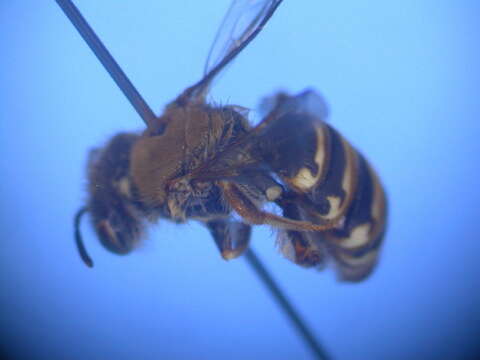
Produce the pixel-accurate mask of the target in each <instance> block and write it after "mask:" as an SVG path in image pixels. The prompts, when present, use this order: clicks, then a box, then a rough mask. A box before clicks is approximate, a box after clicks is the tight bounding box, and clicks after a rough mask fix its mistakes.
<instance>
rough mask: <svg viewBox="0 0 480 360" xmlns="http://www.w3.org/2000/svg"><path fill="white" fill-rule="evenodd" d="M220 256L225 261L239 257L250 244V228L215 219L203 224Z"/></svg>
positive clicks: (230, 221)
mask: <svg viewBox="0 0 480 360" xmlns="http://www.w3.org/2000/svg"><path fill="white" fill-rule="evenodd" d="M205 225H206V226H207V228H208V230H210V234H212V236H213V239H214V240H215V244H217V247H218V249H219V250H220V254H221V255H222V257H223V258H224V259H225V260H231V259H235V258H237V257H239V256H240V255H242V253H243V252H244V251H245V250H246V249H247V247H248V244H249V243H250V233H251V226H250V225H247V224H245V223H243V222H239V221H234V220H231V219H216V220H211V221H208V222H206V223H205Z"/></svg>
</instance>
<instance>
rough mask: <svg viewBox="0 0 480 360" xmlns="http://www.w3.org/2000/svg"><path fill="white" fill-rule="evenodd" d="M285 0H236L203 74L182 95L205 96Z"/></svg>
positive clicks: (213, 46) (224, 20)
mask: <svg viewBox="0 0 480 360" xmlns="http://www.w3.org/2000/svg"><path fill="white" fill-rule="evenodd" d="M281 2H282V0H233V1H232V4H231V6H230V8H229V9H228V11H227V14H226V15H225V18H224V19H223V22H222V24H221V25H220V28H219V29H218V32H217V35H216V36H215V39H214V41H213V44H212V47H211V49H210V52H209V54H208V57H207V61H206V64H205V69H204V77H203V79H202V80H200V81H199V82H198V83H196V84H195V85H193V86H191V87H190V88H188V89H187V90H185V92H184V93H183V94H182V96H181V98H180V99H181V100H184V101H189V100H191V99H192V98H199V99H200V100H202V99H203V97H204V96H205V94H206V92H207V90H208V87H209V85H210V83H211V82H212V80H213V79H214V78H215V76H216V75H217V74H218V73H219V72H220V71H221V70H222V69H223V68H225V66H226V65H228V64H229V63H230V62H231V61H232V60H233V59H234V58H235V57H236V56H237V55H238V54H239V53H240V52H241V51H242V50H243V49H244V48H245V47H246V46H247V45H248V44H249V43H250V42H251V41H252V40H253V39H254V38H255V37H256V36H257V35H258V34H259V33H260V31H261V30H262V28H263V27H264V26H265V24H266V23H267V22H268V20H269V19H270V18H271V17H272V15H273V13H274V12H275V10H276V9H277V7H278V6H279V5H280V4H281Z"/></svg>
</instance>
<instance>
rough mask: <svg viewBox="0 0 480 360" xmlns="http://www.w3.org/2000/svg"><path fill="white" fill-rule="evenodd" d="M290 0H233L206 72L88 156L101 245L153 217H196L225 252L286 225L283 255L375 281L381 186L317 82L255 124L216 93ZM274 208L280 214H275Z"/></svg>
mask: <svg viewBox="0 0 480 360" xmlns="http://www.w3.org/2000/svg"><path fill="white" fill-rule="evenodd" d="M281 2H282V0H256V1H252V0H234V1H233V2H232V5H231V7H230V9H229V10H228V12H227V14H226V16H225V18H224V21H223V23H222V24H221V26H220V28H219V30H218V33H217V36H216V38H215V41H214V42H213V45H212V48H211V50H210V53H209V56H208V58H207V61H206V66H205V72H204V76H203V78H202V79H201V80H200V81H198V82H197V83H195V84H194V85H193V86H191V87H189V88H187V89H186V90H184V91H183V92H182V93H181V94H180V95H179V96H178V97H177V98H176V99H175V100H174V101H172V102H171V103H169V104H168V105H167V106H166V108H165V110H164V113H163V114H162V115H161V116H158V117H155V118H153V119H152V120H151V121H149V122H148V124H147V127H146V129H145V130H144V131H143V132H142V133H139V134H137V133H120V134H117V135H115V136H114V137H113V138H112V139H111V140H110V141H109V142H108V143H107V144H106V145H105V146H104V147H103V148H100V149H95V150H93V151H91V153H90V156H89V160H88V184H89V185H88V194H89V197H88V202H87V204H86V205H85V206H84V207H82V208H81V209H80V210H79V211H78V212H77V214H76V216H75V239H76V243H77V247H78V250H79V253H80V256H81V258H82V259H83V261H84V262H85V263H86V264H87V265H88V266H93V262H92V260H91V258H90V257H89V256H88V254H87V252H86V250H85V247H84V245H83V241H82V238H81V235H80V230H79V228H80V220H81V217H82V216H83V215H84V214H85V213H86V212H88V213H90V216H91V220H92V224H93V227H94V229H95V231H96V234H97V236H98V238H99V240H100V242H101V244H102V245H103V246H104V247H105V248H106V249H107V250H109V251H111V252H114V253H116V254H127V253H130V252H131V251H132V250H134V249H135V248H136V247H137V245H138V244H139V242H140V241H141V239H142V235H143V232H144V229H145V226H146V224H147V223H148V222H156V221H157V220H158V219H167V220H170V221H173V222H176V223H184V222H186V221H189V220H196V221H199V222H200V223H202V224H203V225H205V227H206V228H207V229H208V230H209V231H210V233H211V235H212V237H213V239H214V241H215V243H216V245H217V247H218V249H219V251H220V254H221V256H222V257H223V258H224V259H227V260H228V259H233V258H236V257H238V256H240V255H241V254H242V253H243V252H244V251H245V250H246V248H247V247H248V245H249V241H250V235H251V227H252V225H262V224H267V225H270V226H272V227H274V228H276V229H278V245H279V249H280V250H281V252H282V253H283V254H284V255H285V256H286V257H287V258H288V259H290V260H292V261H293V262H294V263H296V264H298V265H301V266H304V267H317V268H323V267H324V266H325V265H326V264H327V262H330V263H332V264H333V265H334V266H335V268H336V269H337V272H338V274H339V277H340V279H342V280H346V281H360V280H362V279H364V278H366V277H367V276H368V275H369V273H370V272H371V271H372V269H373V268H374V267H375V264H376V262H377V259H378V252H379V248H380V245H381V243H382V238H383V235H384V231H385V224H386V198H385V193H384V191H383V187H382V185H381V183H380V180H379V179H378V176H377V175H376V173H375V171H374V170H373V168H372V167H371V166H370V165H369V163H368V162H367V161H366V159H365V158H364V157H363V156H362V155H361V154H360V153H359V152H358V151H357V150H356V149H355V148H354V147H353V146H352V145H350V143H349V142H348V141H347V140H345V139H344V138H343V137H342V136H341V135H340V134H339V133H338V131H337V130H335V129H334V128H333V127H332V126H331V125H330V124H328V123H327V122H326V119H327V116H328V111H327V106H326V104H325V101H324V100H323V98H322V97H321V96H320V95H319V94H318V93H316V92H315V91H313V90H307V91H304V92H302V93H300V94H298V95H289V94H287V93H284V92H279V93H277V94H275V95H273V96H271V97H269V98H268V99H267V100H265V101H264V103H263V104H264V105H263V112H264V114H263V117H262V119H261V120H260V122H259V123H258V124H257V125H252V124H251V123H250V122H249V121H248V112H247V111H246V109H244V108H242V107H240V106H236V105H216V104H211V103H208V102H207V101H206V97H207V94H208V90H209V88H210V87H211V84H212V82H213V80H214V79H215V78H216V77H217V76H218V74H219V73H220V72H221V71H222V70H223V69H224V68H225V67H226V66H227V65H229V64H230V63H231V62H232V61H233V59H235V57H236V56H237V55H238V54H239V53H240V52H241V51H242V50H243V49H244V48H245V47H246V46H247V45H248V44H249V43H250V42H251V41H252V40H253V39H254V38H255V37H256V36H257V35H258V34H259V32H260V31H261V30H262V29H263V28H264V26H265V25H266V23H267V22H268V21H269V19H270V18H271V17H272V15H273V14H274V12H275V11H276V9H277V8H278V7H279V5H280V4H281ZM268 203H271V204H274V207H275V206H276V208H277V209H278V214H276V213H274V212H272V211H267V210H265V206H266V205H267V204H268Z"/></svg>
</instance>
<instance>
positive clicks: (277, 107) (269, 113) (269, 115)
mask: <svg viewBox="0 0 480 360" xmlns="http://www.w3.org/2000/svg"><path fill="white" fill-rule="evenodd" d="M257 113H258V115H259V116H260V118H262V119H263V120H262V121H261V122H260V123H259V124H258V125H257V128H258V129H257V130H256V131H260V130H261V129H264V128H265V127H266V126H267V125H268V124H269V123H271V122H274V121H275V120H276V119H277V118H278V117H280V116H282V115H285V114H287V113H290V114H296V113H303V114H311V115H314V117H315V118H318V119H320V120H323V121H325V120H327V119H328V117H329V113H330V110H329V106H328V104H327V102H326V100H325V98H324V97H323V96H322V95H321V94H320V93H318V92H317V91H315V90H312V89H306V90H304V91H303V92H301V93H300V94H298V95H295V96H291V95H289V94H287V93H286V92H284V91H280V92H277V93H276V94H273V95H271V96H267V97H265V98H263V99H262V100H261V101H260V103H259V105H258V107H257Z"/></svg>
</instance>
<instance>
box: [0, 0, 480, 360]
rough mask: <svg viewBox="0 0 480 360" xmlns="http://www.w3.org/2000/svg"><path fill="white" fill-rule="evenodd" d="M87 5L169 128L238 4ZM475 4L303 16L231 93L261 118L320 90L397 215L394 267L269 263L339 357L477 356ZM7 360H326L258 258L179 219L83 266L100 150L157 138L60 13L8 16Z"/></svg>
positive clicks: (261, 247)
mask: <svg viewBox="0 0 480 360" xmlns="http://www.w3.org/2000/svg"><path fill="white" fill-rule="evenodd" d="M77 5H78V6H79V8H80V10H81V11H82V12H83V14H84V16H85V17H86V18H87V20H88V21H89V22H90V23H91V25H92V26H93V27H94V29H95V30H96V31H97V33H98V34H99V36H100V37H101V38H102V40H103V41H104V42H105V44H106V45H107V47H108V48H109V49H110V50H111V52H112V54H113V55H114V56H115V58H116V59H117V61H118V62H119V63H120V65H121V66H122V67H123V68H124V70H125V72H126V73H127V74H128V76H129V77H130V78H131V80H132V81H133V83H134V84H135V85H136V86H137V88H138V89H139V91H140V92H141V93H142V94H143V95H144V96H145V98H146V100H147V102H148V103H149V104H150V105H151V106H152V107H153V108H154V110H155V111H156V112H157V113H160V112H161V111H162V108H163V106H164V105H165V104H166V103H167V102H169V101H170V100H172V99H173V98H174V97H175V96H176V95H177V94H178V93H179V92H180V91H182V90H183V89H184V88H185V87H186V86H188V85H190V84H192V83H193V82H194V81H196V80H198V79H199V77H200V75H201V72H202V69H203V63H204V60H205V58H206V55H207V52H208V49H209V46H210V42H211V40H212V39H213V36H214V34H215V31H216V29H217V26H218V24H219V23H220V21H221V19H222V16H223V14H224V13H225V11H226V9H227V7H228V2H227V1H209V2H208V5H206V2H205V1H195V0H190V1H187V0H175V1H97V0H78V1H77ZM479 7H480V6H479V5H478V2H476V1H466V0H465V1H438V0H437V1H433V0H432V1H427V0H425V1H417V0H406V1H391V2H385V1H379V0H378V1H375V0H374V1H368V2H351V1H336V2H335V1H293V0H286V1H285V3H284V4H282V5H281V7H280V8H279V10H278V12H277V14H276V15H275V16H274V18H273V19H272V21H271V22H270V23H269V24H268V25H267V27H266V28H265V30H264V32H263V33H262V34H261V35H260V36H259V38H258V39H256V40H255V42H254V43H253V44H252V45H251V46H249V47H248V48H247V49H246V50H245V51H244V53H242V54H241V56H240V57H239V58H238V59H237V60H236V62H235V64H234V65H233V66H231V67H230V68H229V69H228V72H227V73H225V74H223V76H222V77H221V79H220V80H219V81H217V83H216V86H215V88H214V89H213V91H212V99H214V100H216V101H221V102H223V103H227V102H228V103H233V104H239V105H242V106H245V107H249V108H255V107H256V106H257V104H258V101H259V99H261V98H262V97H263V96H265V95H268V94H271V93H272V92H273V91H275V90H278V89H281V88H283V89H287V90H290V91H292V92H298V91H300V90H302V89H304V88H305V87H314V88H316V89H318V90H320V91H321V92H322V93H323V94H325V96H326V98H327V101H328V103H329V104H330V107H331V117H330V121H331V122H332V123H333V124H334V126H335V127H337V128H338V129H339V130H340V131H341V132H342V133H343V134H344V135H345V136H346V137H347V138H348V139H350V140H351V142H352V143H353V144H354V145H356V146H357V147H358V148H360V149H361V150H362V152H363V153H365V154H367V157H368V158H369V159H370V160H371V162H372V163H373V164H374V165H375V167H376V168H377V169H378V172H379V173H380V175H381V177H382V179H383V182H384V184H385V187H386V189H387V191H388V194H389V200H390V206H391V208H390V210H391V217H390V222H389V229H388V234H387V237H386V241H385V246H384V248H383V252H382V257H381V262H380V264H379V266H378V269H377V271H376V272H375V273H374V274H373V276H372V277H371V278H370V279H369V280H368V281H366V282H364V283H360V284H356V285H350V284H342V283H338V282H336V280H335V277H334V275H333V273H332V271H330V270H327V271H325V272H321V273H320V272H317V271H314V270H312V271H309V270H305V269H302V268H299V267H296V266H294V265H293V264H291V263H290V262H289V261H287V260H285V259H284V258H282V257H281V256H280V255H279V254H278V252H277V250H276V249H275V247H274V243H275V233H274V232H273V231H272V230H271V229H270V228H268V227H258V228H256V229H255V230H254V233H253V247H254V249H255V250H256V251H257V252H258V253H259V254H260V256H261V258H262V259H263V260H264V261H265V262H266V263H267V264H268V267H269V269H270V270H271V271H272V272H273V273H274V275H275V277H276V278H277V279H278V280H279V282H280V283H281V285H282V287H283V288H284V289H285V291H286V292H287V293H288V295H289V296H290V298H291V299H292V301H293V302H294V303H295V304H296V305H297V306H298V307H299V309H301V312H302V314H303V315H304V316H305V317H306V318H307V319H308V322H309V324H310V326H311V327H312V328H313V329H314V330H315V332H316V333H317V334H318V335H319V337H320V339H321V340H322V342H323V343H324V344H325V347H326V348H327V349H328V351H329V352H330V353H331V354H332V355H333V356H334V357H335V359H406V358H409V359H434V358H435V359H467V358H470V357H473V356H474V354H476V352H477V350H478V349H477V348H475V344H474V341H475V340H477V339H478V338H479V336H478V335H479V329H480V326H479V325H480V292H479V291H478V289H479V286H480V277H479V270H478V264H479V261H478V256H479V254H480V239H479V228H478V221H479V220H478V215H479V209H478V204H479V201H480V191H479V179H478V177H477V176H478V168H479V160H478V155H477V154H478V151H479V149H480V145H479V140H478V139H479V138H478V137H479V131H480V121H479V117H480V105H479V99H478V98H479V93H480V85H479V83H480V81H479V80H480V78H479V74H480V71H479V66H478V64H479V60H480V56H479V54H480V53H479V45H478V44H479V42H478V30H479V29H478V27H479V26H478V14H479ZM0 42H1V43H0V45H1V46H0V49H1V55H0V154H1V156H0V174H1V180H0V224H1V241H0V312H1V313H0V339H1V342H0V347H1V349H2V351H4V352H6V353H7V354H9V355H10V357H11V358H12V359H47V358H48V359H145V360H149V359H159V358H163V359H215V358H219V359H224V358H229V359H247V358H249V359H256V358H258V359H260V358H261V359H273V358H275V359H309V358H310V354H309V353H308V350H307V349H306V348H305V347H304V346H303V344H302V342H301V340H300V339H299V338H298V337H297V335H296V333H295V332H294V331H293V329H292V328H291V327H290V326H289V324H288V323H287V321H286V319H285V318H284V316H283V314H282V313H281V312H280V311H279V309H278V308H277V306H276V304H275V303H274V302H273V301H272V300H271V298H270V297H269V294H268V293H267V292H266V291H265V289H264V288H263V287H262V285H261V284H260V283H259V281H258V280H257V278H256V277H255V274H254V273H253V272H252V270H251V269H250V268H249V267H248V264H247V263H246V262H245V260H243V259H239V260H235V261H231V262H228V263H227V262H225V261H223V260H221V259H220V256H219V254H218V252H217V249H216V248H215V246H214V244H213V242H212V241H211V239H210V236H209V234H208V233H207V231H206V230H205V229H204V228H203V227H202V226H200V225H199V224H197V223H194V222H192V223H189V224H187V225H174V224H170V223H168V222H165V221H162V222H160V223H159V224H158V225H157V226H154V227H151V229H150V231H149V234H148V237H147V239H146V240H145V242H144V244H143V246H142V247H141V248H140V249H139V250H138V251H136V252H135V253H133V254H131V255H130V256H127V257H118V256H115V255H113V254H110V253H108V252H107V251H106V250H104V249H103V248H102V247H101V246H100V244H99V243H98V241H97V240H96V238H95V235H94V234H93V232H92V230H91V228H90V226H88V222H85V223H84V226H83V233H84V237H85V239H86V243H87V244H86V245H87V248H88V250H89V252H90V254H91V255H92V257H93V259H94V261H95V262H96V267H95V268H94V269H88V268H86V267H85V266H84V265H83V264H82V263H81V261H80V259H79V258H78V255H77V253H76V250H75V247H74V242H73V238H72V237H73V229H72V216H73V214H74V212H75V211H76V210H77V208H78V207H79V206H80V205H81V204H82V203H83V202H84V201H85V198H86V192H85V188H86V181H85V163H86V155H87V152H88V150H89V149H90V148H92V147H93V146H97V145H99V144H102V143H104V142H105V141H106V140H107V139H108V138H109V137H110V136H112V135H113V134H115V133H116V132H118V131H121V130H122V131H131V130H141V129H142V123H141V121H140V119H139V118H138V116H137V115H136V113H135V112H134V111H133V109H132V108H131V106H130V104H129V103H128V102H127V101H126V100H125V98H124V97H123V94H122V93H121V92H120V91H119V90H118V89H117V87H116V86H115V85H114V83H113V82H112V80H111V79H110V78H109V76H108V75H107V73H106V72H105V70H104V69H103V68H102V67H101V66H100V64H99V63H98V61H97V59H96V58H95V57H94V56H93V54H92V53H91V52H90V50H89V49H88V48H87V46H86V45H85V43H84V42H83V40H82V39H81V38H80V37H79V35H78V34H77V33H76V31H75V29H74V28H73V26H72V25H71V24H70V23H69V22H68V20H67V18H66V17H65V16H64V14H63V13H62V12H61V11H60V9H59V8H58V6H57V5H56V4H55V3H54V1H53V0H52V1H42V2H40V1H33V0H32V1H27V0H25V1H8V0H0Z"/></svg>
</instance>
